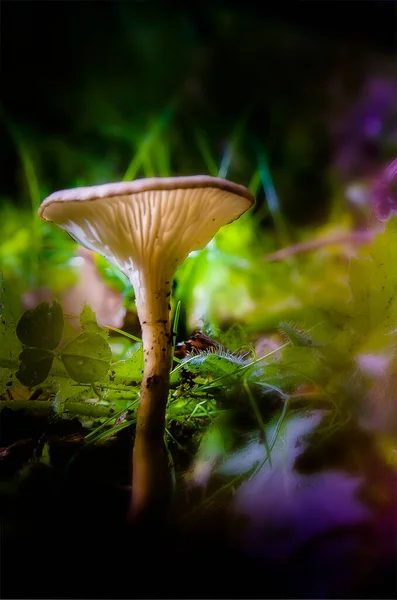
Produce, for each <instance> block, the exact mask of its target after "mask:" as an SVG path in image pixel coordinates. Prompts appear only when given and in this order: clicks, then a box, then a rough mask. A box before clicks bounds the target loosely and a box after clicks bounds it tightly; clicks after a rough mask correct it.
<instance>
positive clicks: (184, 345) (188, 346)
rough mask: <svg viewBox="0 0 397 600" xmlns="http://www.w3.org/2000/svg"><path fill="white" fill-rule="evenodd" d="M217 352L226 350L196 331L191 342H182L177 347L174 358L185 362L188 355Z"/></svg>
mask: <svg viewBox="0 0 397 600" xmlns="http://www.w3.org/2000/svg"><path fill="white" fill-rule="evenodd" d="M216 350H225V348H224V347H223V346H221V344H219V343H218V342H216V341H215V340H213V339H211V338H210V337H208V336H207V335H205V334H204V333H201V331H196V332H195V333H193V335H192V336H191V338H190V339H189V340H187V341H186V342H180V343H179V344H177V345H176V346H175V352H174V356H175V357H176V358H179V360H183V359H184V358H186V356H187V355H188V354H200V352H211V351H212V352H214V351H216Z"/></svg>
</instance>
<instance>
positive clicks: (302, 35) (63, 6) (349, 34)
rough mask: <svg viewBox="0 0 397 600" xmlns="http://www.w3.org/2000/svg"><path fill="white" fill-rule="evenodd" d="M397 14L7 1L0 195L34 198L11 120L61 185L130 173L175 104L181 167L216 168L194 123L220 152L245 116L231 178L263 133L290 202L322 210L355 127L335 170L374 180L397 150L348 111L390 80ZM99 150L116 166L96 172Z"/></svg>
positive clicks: (313, 5) (316, 4)
mask: <svg viewBox="0 0 397 600" xmlns="http://www.w3.org/2000/svg"><path fill="white" fill-rule="evenodd" d="M258 4H261V6H260V7H258ZM396 16H397V15H396V2H395V1H391V0H389V1H386V0H375V1H370V0H367V1H358V0H354V1H343V2H342V1H296V2H293V3H287V2H266V3H265V2H263V3H257V2H253V1H251V0H247V1H245V2H230V1H229V2H226V1H225V2H219V1H218V2H216V1H215V2H209V1H202V2H178V3H176V2H171V3H168V2H145V1H138V2H134V1H129V2H119V1H89V0H87V1H84V2H83V1H78V0H75V1H73V0H69V1H67V2H62V1H53V2H37V1H29V2H24V1H7V0H6V1H4V0H3V2H2V3H1V80H2V85H1V87H2V108H3V118H2V126H3V127H4V129H3V132H2V135H1V141H0V150H1V164H2V173H1V189H0V196H3V197H8V198H11V199H12V201H13V202H15V203H20V204H23V203H25V202H26V196H27V194H26V190H25V188H24V183H23V176H22V175H21V173H20V158H19V156H18V154H17V152H16V148H15V140H14V139H13V138H12V136H11V135H10V133H9V129H8V128H7V124H9V123H12V124H13V126H14V127H17V130H18V132H19V134H20V135H22V137H23V138H24V139H25V140H27V141H28V142H29V145H30V148H31V151H32V154H33V160H34V164H35V168H36V170H37V173H38V175H39V179H40V182H41V183H42V185H43V187H44V190H45V192H47V191H48V192H50V191H53V190H54V189H59V188H62V187H68V186H71V185H73V184H74V182H75V180H76V179H78V178H79V181H81V180H84V182H85V183H87V184H90V183H99V182H100V180H101V175H100V173H103V179H106V178H108V179H118V178H119V177H122V176H123V173H124V172H125V169H126V167H127V165H128V163H129V161H130V160H131V156H133V154H134V151H135V149H136V147H137V144H138V141H137V140H138V139H139V138H140V139H142V137H143V136H144V135H145V132H146V131H147V129H148V127H149V125H150V122H151V119H154V118H157V117H158V115H159V114H162V111H167V107H168V106H170V105H171V106H174V103H175V102H176V103H177V108H176V109H175V111H174V112H173V116H172V128H171V131H170V132H169V144H170V156H171V165H170V168H171V171H172V173H173V174H175V175H177V174H191V173H193V172H200V171H202V172H205V171H206V167H205V165H204V164H203V162H202V158H201V157H200V156H199V155H198V153H197V151H196V150H193V146H194V143H193V141H192V135H191V128H192V125H193V124H194V126H196V125H197V126H198V127H200V129H201V130H202V131H203V132H204V134H205V135H206V137H207V138H208V140H209V144H210V146H211V150H212V151H213V153H214V154H215V155H216V156H221V155H222V152H223V150H224V146H225V140H226V138H227V136H229V135H230V132H231V131H232V130H233V128H234V127H235V126H236V124H237V123H238V122H239V120H241V119H245V121H244V123H245V131H246V133H247V136H246V138H247V139H250V140H251V141H248V142H246V145H244V144H243V147H242V150H241V156H238V157H237V159H236V161H235V165H234V170H232V171H231V173H230V178H234V179H235V180H237V181H240V182H242V183H244V184H246V183H247V180H248V177H249V176H250V175H251V173H252V170H253V163H254V162H255V157H254V155H253V153H252V147H253V145H252V139H251V138H255V140H259V141H260V143H261V144H262V146H263V147H264V150H265V151H266V154H267V156H268V160H269V163H270V168H271V171H272V173H273V176H274V179H275V182H276V187H277V189H278V192H279V194H280V197H281V199H282V202H283V206H284V208H285V210H286V213H287V214H289V216H291V218H294V219H297V220H299V219H303V220H305V219H307V218H311V217H313V216H314V217H319V218H321V216H323V214H324V211H326V206H327V200H328V199H329V197H330V194H331V193H332V192H331V188H330V185H329V177H328V171H329V168H331V170H332V169H333V168H334V162H335V153H338V151H339V148H340V145H341V144H344V143H345V144H346V143H350V142H351V141H352V138H355V139H354V140H353V142H352V143H353V145H354V143H355V144H356V146H354V148H353V151H352V152H353V154H356V155H358V154H359V153H363V154H364V159H363V160H361V158H362V157H360V160H357V161H353V163H354V164H352V165H350V166H348V167H347V168H346V169H345V171H343V168H342V169H340V171H339V173H338V176H340V177H342V178H343V177H345V176H347V178H349V177H355V176H357V175H358V176H361V175H363V174H364V175H365V173H366V171H367V170H368V169H369V170H371V169H373V168H375V169H376V168H377V167H378V166H379V165H380V164H381V163H382V161H384V160H385V159H387V158H389V154H391V153H392V151H391V150H390V148H389V146H387V144H386V146H387V147H386V150H385V149H384V146H383V147H382V149H381V150H380V149H379V145H378V140H375V142H374V141H373V140H369V141H368V140H365V139H363V135H362V134H360V123H358V124H356V125H354V123H353V124H351V123H350V124H349V125H348V126H346V119H347V120H348V119H349V110H350V111H351V110H352V108H351V107H352V106H354V103H355V102H357V101H358V100H359V98H360V94H362V89H363V86H364V85H365V82H366V80H367V79H368V78H370V77H371V76H372V75H373V73H375V74H376V73H378V72H379V71H387V72H388V77H390V74H391V76H393V68H394V67H395V65H391V64H390V61H393V60H394V59H395V53H396ZM394 76H395V73H394ZM344 119H345V121H344ZM341 120H342V127H341V126H340V121H341ZM343 123H345V124H343ZM355 127H356V130H355V129H354V128H355ZM360 135H361V137H360ZM364 137H365V136H364ZM388 148H389V149H388ZM393 150H394V149H393ZM99 161H103V162H104V161H106V167H107V169H102V170H101V169H99V174H98V172H97V171H95V172H94V173H93V172H92V164H93V163H94V162H96V164H98V163H99ZM356 163H357V164H356ZM357 165H358V166H357ZM105 171H106V174H105ZM320 199H321V201H320Z"/></svg>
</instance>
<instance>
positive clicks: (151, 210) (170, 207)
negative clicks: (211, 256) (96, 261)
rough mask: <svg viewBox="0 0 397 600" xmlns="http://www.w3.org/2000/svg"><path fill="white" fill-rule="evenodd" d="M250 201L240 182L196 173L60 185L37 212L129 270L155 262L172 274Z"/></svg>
mask: <svg viewBox="0 0 397 600" xmlns="http://www.w3.org/2000/svg"><path fill="white" fill-rule="evenodd" d="M254 202H255V199H254V196H253V195H252V194H251V193H250V192H249V191H248V190H247V189H246V188H245V187H243V186H241V185H238V184H235V183H232V182H230V181H227V180H225V179H220V178H217V177H209V176H205V175H195V176H191V177H166V178H150V179H137V180H135V181H128V182H121V183H109V184H104V185H97V186H92V187H80V188H74V189H69V190H62V191H59V192H55V193H54V194H51V195H50V196H49V197H48V198H46V199H45V200H44V201H43V202H42V204H41V206H40V208H39V215H40V217H42V218H43V219H45V220H48V221H52V222H54V223H56V224H57V225H59V226H60V227H61V228H62V229H65V230H66V231H67V232H68V233H69V234H70V235H71V236H72V237H73V238H74V239H75V240H76V241H77V242H78V243H79V244H81V245H82V246H85V247H86V248H88V249H90V250H93V251H95V252H98V253H99V254H102V255H103V256H105V257H106V258H107V259H108V260H109V261H110V262H111V263H113V264H115V265H117V266H118V267H119V268H120V269H121V270H122V271H123V272H124V273H126V274H127V275H129V276H131V271H136V270H140V269H142V268H143V269H148V268H150V267H153V268H154V265H156V267H155V270H156V271H157V272H161V273H162V275H163V276H165V277H168V275H169V276H170V277H172V275H173V273H174V271H175V269H176V268H177V267H178V266H179V265H180V264H181V263H182V262H183V261H184V260H185V258H186V257H187V255H188V254H189V253H190V252H191V251H193V250H199V249H201V248H203V247H204V246H205V245H206V244H208V242H209V241H210V240H211V239H212V238H213V237H214V235H215V234H216V232H217V231H218V230H219V229H220V227H222V226H223V225H226V224H227V223H230V222H232V221H234V220H235V219H237V218H238V217H240V215H242V214H243V213H244V212H245V211H246V210H248V209H249V208H250V207H251V206H253V204H254Z"/></svg>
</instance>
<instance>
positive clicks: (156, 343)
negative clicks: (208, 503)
mask: <svg viewBox="0 0 397 600" xmlns="http://www.w3.org/2000/svg"><path fill="white" fill-rule="evenodd" d="M130 279H131V280H132V281H131V282H132V283H133V285H134V283H135V284H136V281H134V279H136V278H135V277H133V276H131V277H130ZM148 279H149V278H148ZM150 280H151V281H145V282H142V278H141V281H140V285H139V286H137V285H134V289H135V290H137V294H136V306H137V313H138V317H139V320H140V323H141V329H142V343H143V352H144V371H143V379H142V385H141V394H140V401H139V408H138V416H137V425H136V434H135V442H134V450H133V458H132V499H131V502H132V503H131V517H132V519H133V520H134V521H136V520H140V521H141V520H142V519H143V518H146V517H150V519H153V517H154V516H155V514H156V513H158V510H159V509H160V510H164V508H165V507H166V506H167V502H166V500H167V496H168V492H169V468H168V458H167V454H166V451H165V446H164V431H165V416H166V407H167V400H168V391H169V379H170V370H171V362H172V335H171V325H170V318H169V314H170V306H169V297H170V291H171V284H170V282H168V281H167V283H166V285H165V286H164V283H163V284H162V287H161V288H160V286H156V288H157V289H155V290H153V291H152V290H151V287H152V285H153V284H152V285H150V283H151V282H153V276H152V277H151V278H150ZM142 291H143V293H142Z"/></svg>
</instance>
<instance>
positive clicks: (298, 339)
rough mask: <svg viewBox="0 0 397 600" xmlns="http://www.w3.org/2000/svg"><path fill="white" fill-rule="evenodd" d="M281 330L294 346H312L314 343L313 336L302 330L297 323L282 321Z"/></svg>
mask: <svg viewBox="0 0 397 600" xmlns="http://www.w3.org/2000/svg"><path fill="white" fill-rule="evenodd" d="M280 331H281V332H282V333H284V334H285V335H286V336H287V337H288V339H289V340H290V342H291V343H292V344H293V345H294V346H307V347H309V348H310V347H311V346H313V345H314V343H313V340H312V339H311V337H310V336H308V335H307V334H306V333H305V332H304V331H301V330H300V329H299V328H298V326H297V325H296V324H295V323H289V322H288V321H281V323H280Z"/></svg>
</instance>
